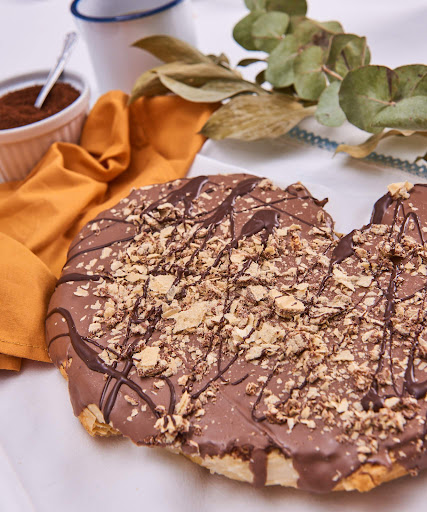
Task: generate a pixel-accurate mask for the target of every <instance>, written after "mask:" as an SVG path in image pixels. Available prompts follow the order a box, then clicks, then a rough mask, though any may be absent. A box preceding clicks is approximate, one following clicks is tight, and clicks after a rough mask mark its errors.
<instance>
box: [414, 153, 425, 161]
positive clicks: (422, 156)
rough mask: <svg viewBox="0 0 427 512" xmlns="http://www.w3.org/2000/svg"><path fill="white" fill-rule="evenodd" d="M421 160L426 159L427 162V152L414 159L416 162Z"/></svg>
mask: <svg viewBox="0 0 427 512" xmlns="http://www.w3.org/2000/svg"><path fill="white" fill-rule="evenodd" d="M420 160H424V161H425V162H426V163H427V152H426V154H425V155H420V156H417V158H416V159H415V160H414V162H415V163H417V162H419V161H420Z"/></svg>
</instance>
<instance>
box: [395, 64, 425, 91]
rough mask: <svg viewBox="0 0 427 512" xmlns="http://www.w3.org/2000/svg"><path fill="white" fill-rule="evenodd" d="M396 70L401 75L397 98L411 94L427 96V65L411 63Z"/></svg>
mask: <svg viewBox="0 0 427 512" xmlns="http://www.w3.org/2000/svg"><path fill="white" fill-rule="evenodd" d="M394 72H395V73H396V74H397V76H398V77H399V89H398V91H397V96H396V97H397V99H400V98H405V97H410V96H427V66H424V65H423V64H411V65H409V66H400V67H399V68H396V69H395V70H394Z"/></svg>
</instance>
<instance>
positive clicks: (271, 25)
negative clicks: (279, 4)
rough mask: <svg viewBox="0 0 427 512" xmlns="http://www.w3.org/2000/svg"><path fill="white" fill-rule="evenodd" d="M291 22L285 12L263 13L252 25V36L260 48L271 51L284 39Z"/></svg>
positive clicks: (256, 45)
mask: <svg viewBox="0 0 427 512" xmlns="http://www.w3.org/2000/svg"><path fill="white" fill-rule="evenodd" d="M288 24H289V16H288V15H287V14H285V13H284V12H273V11H272V12H267V13H265V14H261V15H260V16H259V18H258V19H257V20H256V21H255V22H254V24H253V25H252V38H253V41H254V45H255V47H256V48H257V49H258V50H262V51H264V52H267V53H270V52H271V51H273V50H274V48H276V46H277V45H278V44H279V43H280V41H281V40H282V39H283V34H284V33H285V32H286V29H287V28H288Z"/></svg>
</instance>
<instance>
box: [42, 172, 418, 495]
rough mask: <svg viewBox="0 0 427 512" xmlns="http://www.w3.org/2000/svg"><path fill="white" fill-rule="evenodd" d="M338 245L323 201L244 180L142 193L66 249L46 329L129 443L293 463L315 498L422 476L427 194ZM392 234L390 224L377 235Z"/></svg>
mask: <svg viewBox="0 0 427 512" xmlns="http://www.w3.org/2000/svg"><path fill="white" fill-rule="evenodd" d="M392 192H393V193H394V197H392V196H391V195H390V194H388V195H386V196H385V197H384V198H382V199H381V200H380V201H379V202H377V204H376V205H375V209H374V213H373V218H372V221H373V222H375V224H373V223H371V224H370V225H368V226H365V227H363V228H362V229H360V230H354V231H353V232H351V233H350V234H349V235H347V236H346V237H343V238H342V239H341V240H340V241H338V240H335V238H334V236H333V233H332V227H333V223H332V219H331V218H330V216H329V215H328V214H327V213H326V212H325V211H324V210H323V208H322V206H323V205H324V202H319V201H317V200H316V199H314V198H312V197H311V195H310V194H309V192H308V191H307V190H306V189H305V188H304V187H303V186H302V185H300V184H295V185H291V186H290V187H288V188H287V189H286V190H282V189H279V188H277V187H275V186H274V185H272V184H271V183H270V182H269V181H268V180H264V179H261V178H257V177H254V176H249V175H231V176H210V177H199V178H194V179H192V180H178V181H176V182H172V183H169V184H165V185H156V186H153V187H148V188H145V189H140V190H135V191H133V192H132V193H131V195H130V196H129V197H128V198H126V199H124V200H123V201H121V202H120V203H119V204H118V205H117V206H116V207H115V208H113V209H112V210H109V211H107V212H104V213H102V214H100V215H99V216H98V217H97V218H96V219H94V221H92V222H91V223H89V224H88V225H87V226H86V227H85V228H84V229H83V230H82V232H81V233H80V235H79V236H78V238H77V239H76V240H75V242H74V243H73V244H72V246H71V249H70V252H69V257H68V262H67V264H66V266H65V267H64V270H63V274H62V276H61V279H60V280H59V281H58V286H57V288H56V291H55V293H54V294H53V296H52V299H51V303H50V306H49V316H48V319H47V324H46V325H47V340H48V344H49V353H50V355H51V357H52V360H53V361H54V363H55V364H56V365H57V366H61V365H64V366H65V368H66V372H67V374H68V378H69V389H70V396H71V401H72V404H73V408H74V412H75V414H76V415H78V414H80V413H81V412H82V411H83V409H84V408H85V407H86V406H87V405H89V404H96V405H97V406H99V409H100V410H101V411H102V413H103V415H104V418H105V421H106V422H111V424H112V425H113V426H114V428H116V429H118V430H119V431H120V432H122V433H123V434H124V435H126V436H128V437H129V438H131V439H132V440H133V441H134V442H136V443H138V444H147V445H170V446H174V447H178V448H179V449H180V450H182V451H183V452H184V453H188V454H200V455H201V456H202V457H205V456H207V455H220V456H221V455H224V454H227V453H229V454H234V455H235V456H236V457H240V458H242V459H245V460H249V461H250V467H251V469H252V471H253V473H254V483H255V484H258V485H262V484H263V483H264V482H265V475H266V467H265V466H266V462H265V461H266V455H267V454H268V452H269V451H271V450H278V451H280V452H282V453H283V454H285V455H286V456H289V457H292V459H293V464H294V467H295V469H296V470H297V471H298V474H299V481H298V485H299V487H301V488H304V489H309V490H313V491H319V492H322V491H323V492H324V491H328V490H331V489H332V488H334V487H335V486H336V485H337V483H338V482H339V481H341V480H342V479H343V478H345V477H346V476H348V475H350V474H352V473H353V472H354V471H356V470H357V469H358V468H359V467H360V466H361V465H362V464H364V463H365V462H373V463H380V464H385V465H388V464H390V463H391V461H395V460H397V461H399V462H400V463H401V464H403V465H404V466H405V467H407V468H408V469H410V470H411V471H416V470H417V469H418V468H421V467H424V466H425V465H426V463H427V462H426V461H427V458H426V456H425V448H424V436H425V429H426V427H425V418H426V412H427V404H426V402H425V400H424V397H425V394H426V392H427V383H426V382H427V372H426V368H427V361H426V357H427V338H426V333H425V318H424V316H425V295H426V293H427V286H426V275H427V269H426V266H425V261H426V258H427V254H426V253H425V247H424V238H423V236H424V235H423V234H424V232H425V231H427V202H426V197H427V188H426V187H423V186H421V185H416V186H415V188H413V189H412V190H410V191H409V193H408V192H407V191H406V189H405V187H403V188H402V189H400V188H397V189H396V190H394V189H393V191H392ZM381 223H384V224H381Z"/></svg>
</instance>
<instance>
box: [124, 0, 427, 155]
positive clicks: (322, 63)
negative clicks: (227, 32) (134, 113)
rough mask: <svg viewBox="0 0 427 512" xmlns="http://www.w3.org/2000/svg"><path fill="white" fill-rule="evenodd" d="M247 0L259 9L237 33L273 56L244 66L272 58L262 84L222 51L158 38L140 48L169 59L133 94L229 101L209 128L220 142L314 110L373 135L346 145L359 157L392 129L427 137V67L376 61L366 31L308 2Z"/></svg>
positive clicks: (286, 124)
mask: <svg viewBox="0 0 427 512" xmlns="http://www.w3.org/2000/svg"><path fill="white" fill-rule="evenodd" d="M245 4H246V6H247V7H248V9H249V11H250V12H249V13H248V15H247V16H245V17H244V18H243V19H242V20H240V21H239V22H238V23H237V24H236V26H235V27H234V30H233V36H234V39H235V40H236V41H237V42H238V43H239V44H240V45H241V46H242V47H243V48H245V49H247V50H248V51H257V52H259V51H261V52H265V54H266V56H265V58H261V59H260V58H246V59H243V60H242V61H240V62H239V64H238V67H245V66H250V65H252V64H254V63H260V62H261V63H262V64H263V67H264V69H262V71H261V72H260V73H259V74H258V76H257V77H256V80H255V82H250V81H247V80H245V79H244V78H243V77H242V76H241V74H240V73H239V72H238V71H237V70H236V69H233V68H231V66H230V63H229V61H228V59H227V57H226V56H225V55H223V54H222V55H220V56H218V57H217V56H214V55H204V54H203V53H201V52H199V51H198V50H197V49H195V48H193V47H192V46H190V45H188V44H187V43H184V42H183V41H179V40H177V39H174V38H172V37H168V36H152V37H148V38H144V39H141V40H139V41H137V42H136V43H135V44H134V46H136V47H139V48H141V49H144V50H147V51H149V52H150V53H152V54H153V55H155V56H156V57H158V58H159V59H160V60H162V61H163V62H165V64H164V65H162V66H159V67H157V68H154V69H152V70H150V71H148V72H146V73H144V74H143V75H141V77H140V78H139V79H138V80H137V82H136V83H135V86H134V88H133V91H132V94H131V99H130V101H134V100H135V99H137V98H138V97H140V96H153V95H159V94H167V93H169V92H173V93H175V94H177V95H179V96H181V97H183V98H185V99H187V100H190V101H195V102H223V105H222V106H221V107H220V108H219V109H218V110H217V111H216V112H214V114H212V116H211V117H210V119H209V120H208V122H207V123H206V124H205V126H204V127H203V129H202V133H203V134H205V135H206V136H208V137H211V138H213V139H217V140H219V139H224V138H235V139H242V140H256V139H260V138H275V137H278V136H280V135H283V134H285V133H286V132H288V131H289V130H290V129H292V128H293V127H294V126H295V125H297V124H298V123H299V122H300V121H301V120H302V119H304V118H306V117H308V116H312V115H315V117H316V119H317V121H318V122H319V123H321V124H323V125H326V126H330V127H338V126H341V125H342V124H343V123H344V122H345V121H346V120H348V121H349V122H350V123H352V124H353V125H355V126H357V127H358V128H360V129H362V130H365V131H367V132H370V133H372V134H373V135H372V136H371V137H370V138H369V139H368V140H367V141H365V142H364V143H362V144H360V145H359V146H347V145H341V146H339V148H338V151H346V152H347V153H349V154H351V155H353V156H355V157H364V156H367V155H368V154H369V153H370V152H372V151H373V150H374V149H375V147H376V145H377V144H378V143H379V142H380V141H381V140H382V139H384V138H387V137H390V136H394V135H403V136H410V135H413V134H414V133H419V134H422V135H426V133H427V132H426V130H427V66H425V65H422V64H414V65H408V66H401V67H399V68H397V69H395V70H391V69H389V68H387V67H384V66H373V65H370V64H369V63H370V58H371V54H370V50H369V47H368V45H367V42H366V38H365V37H360V36H357V35H355V34H348V33H345V32H344V30H343V28H342V26H341V24H340V23H339V22H337V21H324V22H319V21H316V20H313V19H310V18H308V17H306V12H307V3H306V0H245ZM386 129H391V130H386Z"/></svg>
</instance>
